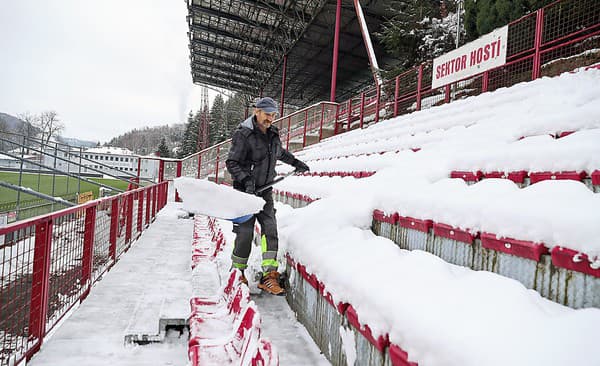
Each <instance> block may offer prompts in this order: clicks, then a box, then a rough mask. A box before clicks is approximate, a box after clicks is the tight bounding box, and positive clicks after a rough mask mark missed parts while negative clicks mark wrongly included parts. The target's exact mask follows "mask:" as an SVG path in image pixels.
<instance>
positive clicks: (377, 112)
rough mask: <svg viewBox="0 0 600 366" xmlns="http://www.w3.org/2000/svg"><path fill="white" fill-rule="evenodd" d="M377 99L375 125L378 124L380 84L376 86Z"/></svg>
mask: <svg viewBox="0 0 600 366" xmlns="http://www.w3.org/2000/svg"><path fill="white" fill-rule="evenodd" d="M376 88H377V97H376V98H377V99H376V100H375V123H377V122H379V107H380V105H381V101H380V100H379V99H381V84H377V86H376Z"/></svg>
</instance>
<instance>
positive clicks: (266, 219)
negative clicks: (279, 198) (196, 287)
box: [231, 189, 279, 273]
mask: <svg viewBox="0 0 600 366" xmlns="http://www.w3.org/2000/svg"><path fill="white" fill-rule="evenodd" d="M261 197H262V198H263V199H264V200H265V202H266V203H265V205H264V207H263V209H262V210H261V211H260V212H259V213H257V214H256V215H254V216H253V217H252V218H251V219H250V220H248V221H246V222H244V223H241V224H233V232H234V233H235V234H236V237H235V242H234V248H233V255H232V256H231V259H232V262H233V267H235V268H239V269H240V270H244V269H245V268H246V267H247V263H248V257H250V250H251V249H252V239H253V237H254V222H255V220H256V219H258V223H259V224H260V230H261V251H262V270H263V272H264V273H266V272H270V271H276V270H277V267H278V262H277V249H278V247H279V239H278V237H277V219H276V218H275V207H274V203H273V194H272V190H271V189H269V190H267V191H266V192H264V193H263V194H262V195H261Z"/></svg>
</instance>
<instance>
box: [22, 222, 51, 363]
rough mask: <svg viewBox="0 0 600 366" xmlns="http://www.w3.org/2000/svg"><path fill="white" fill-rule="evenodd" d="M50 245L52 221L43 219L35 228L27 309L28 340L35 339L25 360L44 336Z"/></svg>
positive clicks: (39, 345)
mask: <svg viewBox="0 0 600 366" xmlns="http://www.w3.org/2000/svg"><path fill="white" fill-rule="evenodd" d="M51 245H52V220H51V219H44V220H43V221H41V222H39V223H38V224H36V226H35V248H34V251H33V273H32V281H31V304H30V308H29V340H33V339H36V340H37V343H36V345H35V346H34V347H32V348H31V349H30V350H29V352H28V354H27V359H30V358H31V356H32V355H33V353H35V352H37V351H38V350H39V348H40V347H41V345H42V342H43V340H44V335H46V319H47V317H48V288H49V286H50V285H49V280H50V253H51Z"/></svg>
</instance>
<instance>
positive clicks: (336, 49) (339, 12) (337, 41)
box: [329, 0, 342, 102]
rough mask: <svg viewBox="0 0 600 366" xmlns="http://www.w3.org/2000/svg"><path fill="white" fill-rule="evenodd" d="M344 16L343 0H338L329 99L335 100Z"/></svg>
mask: <svg viewBox="0 0 600 366" xmlns="http://www.w3.org/2000/svg"><path fill="white" fill-rule="evenodd" d="M341 18H342V0H337V5H336V7H335V30H334V36H333V64H332V65H331V93H330V95H329V101H330V102H335V88H336V86H337V68H338V53H339V46H340V22H341Z"/></svg>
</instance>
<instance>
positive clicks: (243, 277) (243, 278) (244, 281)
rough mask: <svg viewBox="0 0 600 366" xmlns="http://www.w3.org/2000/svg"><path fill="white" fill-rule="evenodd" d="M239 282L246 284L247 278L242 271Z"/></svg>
mask: <svg viewBox="0 0 600 366" xmlns="http://www.w3.org/2000/svg"><path fill="white" fill-rule="evenodd" d="M240 282H241V283H243V284H244V285H246V286H248V279H247V278H246V276H245V275H244V272H242V276H241V277H240Z"/></svg>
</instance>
